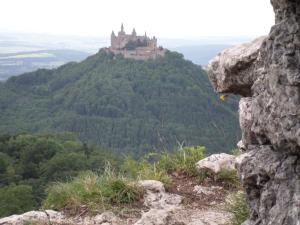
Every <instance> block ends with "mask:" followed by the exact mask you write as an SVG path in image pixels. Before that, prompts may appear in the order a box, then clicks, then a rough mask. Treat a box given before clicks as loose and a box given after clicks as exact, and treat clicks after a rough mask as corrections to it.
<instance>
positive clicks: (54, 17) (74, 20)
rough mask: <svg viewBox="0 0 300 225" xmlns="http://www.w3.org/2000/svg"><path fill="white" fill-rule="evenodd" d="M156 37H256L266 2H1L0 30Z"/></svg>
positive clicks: (266, 14) (270, 17)
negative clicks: (120, 29)
mask: <svg viewBox="0 0 300 225" xmlns="http://www.w3.org/2000/svg"><path fill="white" fill-rule="evenodd" d="M122 22H123V23H124V26H125V31H127V32H131V31H132V28H133V27H135V28H136V30H137V33H138V34H143V33H144V32H145V31H147V34H149V35H151V36H153V35H155V36H157V37H161V38H198V37H203V36H260V35H264V34H267V33H268V32H269V30H270V27H271V26H272V25H273V24H274V13H273V10H272V7H271V4H270V0H147V1H145V0H1V1H0V31H1V32H3V31H18V32H28V33H49V34H57V35H82V36H104V37H105V36H109V35H110V33H111V31H112V29H114V30H115V31H118V30H119V28H120V24H121V23H122Z"/></svg>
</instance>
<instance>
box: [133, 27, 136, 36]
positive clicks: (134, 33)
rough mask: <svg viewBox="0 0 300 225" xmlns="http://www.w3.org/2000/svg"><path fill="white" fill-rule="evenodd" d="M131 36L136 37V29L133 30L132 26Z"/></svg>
mask: <svg viewBox="0 0 300 225" xmlns="http://www.w3.org/2000/svg"><path fill="white" fill-rule="evenodd" d="M132 36H133V37H136V31H135V28H133V31H132Z"/></svg>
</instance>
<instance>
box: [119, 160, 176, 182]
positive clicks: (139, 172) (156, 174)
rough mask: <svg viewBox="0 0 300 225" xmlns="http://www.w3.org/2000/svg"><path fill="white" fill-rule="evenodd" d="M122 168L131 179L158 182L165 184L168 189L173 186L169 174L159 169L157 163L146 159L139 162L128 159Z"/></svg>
mask: <svg viewBox="0 0 300 225" xmlns="http://www.w3.org/2000/svg"><path fill="white" fill-rule="evenodd" d="M146 158H148V156H147V157H146ZM122 167H123V168H122V169H123V171H124V173H125V174H126V175H127V176H129V177H131V178H134V179H138V180H158V181H161V182H162V183H164V185H165V186H166V187H168V186H170V185H171V178H170V177H169V175H168V174H167V171H166V170H165V169H163V168H160V167H157V163H155V162H153V163H150V162H148V161H147V160H146V159H145V158H144V159H142V160H140V161H137V160H134V159H132V158H130V157H127V158H126V159H125V161H124V163H123V166H122Z"/></svg>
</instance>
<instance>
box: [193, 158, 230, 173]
mask: <svg viewBox="0 0 300 225" xmlns="http://www.w3.org/2000/svg"><path fill="white" fill-rule="evenodd" d="M196 168H197V170H199V171H203V170H205V171H209V172H211V173H213V174H218V173H219V172H220V171H221V170H223V169H226V170H235V156H233V155H229V154H226V153H220V154H213V155H211V156H209V157H206V158H205V159H202V160H200V161H199V162H197V163H196Z"/></svg>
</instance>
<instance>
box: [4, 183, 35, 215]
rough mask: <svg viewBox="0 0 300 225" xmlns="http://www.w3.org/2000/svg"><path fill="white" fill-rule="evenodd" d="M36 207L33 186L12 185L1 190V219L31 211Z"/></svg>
mask: <svg viewBox="0 0 300 225" xmlns="http://www.w3.org/2000/svg"><path fill="white" fill-rule="evenodd" d="M36 206H37V203H36V201H35V200H34V198H33V192H32V187H31V186H29V185H15V184H10V185H8V186H5V187H3V188H0V217H5V216H9V215H11V214H13V213H18V214H20V213H23V212H26V211H30V210H32V209H34V208H35V207H36Z"/></svg>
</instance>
